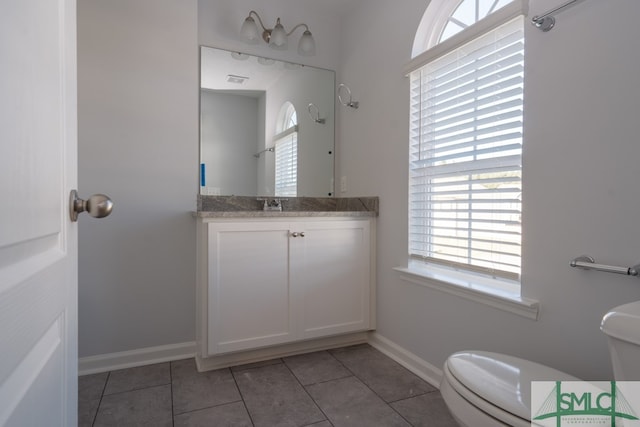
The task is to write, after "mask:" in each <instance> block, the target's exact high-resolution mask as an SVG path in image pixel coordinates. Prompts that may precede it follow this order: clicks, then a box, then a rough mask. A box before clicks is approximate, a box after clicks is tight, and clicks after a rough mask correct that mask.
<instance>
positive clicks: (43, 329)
mask: <svg viewBox="0 0 640 427" xmlns="http://www.w3.org/2000/svg"><path fill="white" fill-rule="evenodd" d="M75 28H76V18H75V1H74V0H57V1H53V0H21V1H19V2H3V4H2V13H1V14H0V58H2V67H0V200H2V209H0V343H2V344H1V345H0V425H3V426H4V425H7V426H13V425H15V426H42V425H47V426H71V425H75V424H76V423H77V338H76V336H77V302H76V301H77V249H76V248H77V230H76V226H75V225H74V224H72V223H71V222H70V219H69V214H68V210H67V209H68V197H69V196H68V195H69V192H70V190H71V189H72V188H74V187H75V186H76V179H77V178H76V167H77V166H76V163H77V155H76V151H77V136H76V127H77V125H76V122H77V111H76V108H77V107H76V40H75ZM34 408H35V410H34Z"/></svg>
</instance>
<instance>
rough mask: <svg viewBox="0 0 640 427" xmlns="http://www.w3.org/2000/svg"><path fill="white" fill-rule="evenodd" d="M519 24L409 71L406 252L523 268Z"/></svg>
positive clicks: (505, 273)
mask: <svg viewBox="0 0 640 427" xmlns="http://www.w3.org/2000/svg"><path fill="white" fill-rule="evenodd" d="M523 22H524V20H523V18H522V17H518V18H516V19H514V20H511V21H509V22H508V23H506V24H504V25H502V26H500V27H498V28H495V29H494V30H491V31H488V32H487V33H485V34H483V35H481V36H480V37H477V38H475V39H474V40H472V41H470V42H469V43H467V44H465V45H463V46H461V47H459V48H457V49H455V50H452V51H450V52H449V53H447V54H445V55H443V56H440V57H438V58H436V59H434V60H432V61H431V62H429V63H428V64H426V65H424V66H423V67H421V68H419V69H417V70H415V71H413V72H411V73H410V84H411V123H410V139H411V140H410V189H409V191H410V206H409V211H410V212H409V216H410V218H409V222H410V230H409V240H410V244H409V246H410V248H409V249H410V255H411V257H412V258H418V259H423V260H427V261H433V262H436V263H443V264H448V265H452V266H454V267H456V268H462V269H466V270H474V271H481V272H484V273H489V274H492V275H495V276H502V277H509V278H517V276H518V275H519V273H520V240H521V239H520V229H521V227H520V213H521V192H522V189H521V188H522V187H521V152H522V109H523V69H524V35H523Z"/></svg>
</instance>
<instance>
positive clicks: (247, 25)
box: [240, 16, 260, 43]
mask: <svg viewBox="0 0 640 427" xmlns="http://www.w3.org/2000/svg"><path fill="white" fill-rule="evenodd" d="M240 34H241V35H242V37H244V38H245V39H246V40H247V41H249V42H253V43H257V42H258V36H259V35H260V33H259V32H258V26H257V25H256V21H254V19H253V18H252V17H251V16H247V19H245V20H244V22H243V23H242V27H241V28H240Z"/></svg>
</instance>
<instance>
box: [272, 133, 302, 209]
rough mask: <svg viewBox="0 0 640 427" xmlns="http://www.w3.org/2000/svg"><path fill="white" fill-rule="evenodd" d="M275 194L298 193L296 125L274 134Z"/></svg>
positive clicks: (291, 194) (292, 194)
mask: <svg viewBox="0 0 640 427" xmlns="http://www.w3.org/2000/svg"><path fill="white" fill-rule="evenodd" d="M275 147H276V155H275V157H276V174H275V175H276V176H275V178H276V185H275V187H276V191H275V195H276V196H287V197H296V196H297V194H298V189H297V187H298V126H297V125H296V126H293V127H290V128H289V129H287V130H286V131H284V132H282V133H280V134H278V135H276V143H275Z"/></svg>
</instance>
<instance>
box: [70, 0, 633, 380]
mask: <svg viewBox="0 0 640 427" xmlns="http://www.w3.org/2000/svg"><path fill="white" fill-rule="evenodd" d="M194 1H195V0H192V1H188V2H186V1H181V2H170V1H168V0H165V1H163V2H162V3H159V2H157V1H151V0H146V1H142V0H137V1H136V2H128V1H127V2H125V1H119V2H101V1H99V0H80V1H79V22H80V24H79V74H80V82H79V84H80V88H79V92H80V99H79V102H80V108H79V110H80V141H79V145H80V190H81V192H82V194H85V195H86V194H90V193H93V192H105V193H110V194H111V196H112V197H113V198H114V199H115V201H116V203H117V205H116V211H115V212H114V214H113V216H112V217H110V218H108V219H105V220H101V221H96V220H92V219H91V218H82V219H81V224H80V281H79V286H80V354H81V356H84V355H91V354H100V353H109V352H114V351H120V350H125V349H135V348H143V347H147V346H151V345H161V344H170V343H180V342H184V341H188V340H191V339H193V307H194V304H193V299H194V296H193V293H194V286H195V285H194V283H195V278H194V274H195V254H194V248H195V235H194V234H193V233H194V227H193V220H192V219H191V218H190V216H189V213H188V211H189V210H191V209H193V207H194V204H195V193H196V190H197V169H196V168H194V165H197V163H198V159H197V126H198V125H197V105H198V99H197V96H198V94H197V44H198V43H200V44H206V45H211V46H216V47H221V48H227V49H238V50H243V51H247V52H249V53H253V54H260V53H262V54H263V55H265V54H266V53H267V52H268V53H269V54H272V53H273V54H274V55H270V56H274V57H276V58H278V59H284V60H294V59H299V57H298V56H297V55H296V54H295V51H294V49H290V51H288V52H277V51H270V50H268V49H266V48H265V47H264V46H247V45H245V44H243V43H242V42H240V41H239V40H238V38H237V31H238V30H237V27H238V26H239V25H240V23H241V22H242V19H244V17H245V16H246V14H247V13H248V11H249V10H251V9H256V10H258V11H259V12H264V8H263V2H259V1H258V0H253V1H251V0H200V2H199V4H198V17H197V20H198V36H197V38H196V35H195V34H193V32H194V31H195V28H196V26H195V24H194V22H193V21H195V20H196V16H195V14H196V11H195V5H194ZM130 3H135V4H136V5H138V6H137V7H136V6H134V5H133V4H130ZM359 4H361V6H358V7H356V8H355V9H353V10H352V11H351V12H347V13H345V14H344V16H343V15H339V16H338V15H331V14H327V13H324V12H323V11H322V10H319V9H318V8H319V6H318V5H319V3H318V2H314V1H307V0H305V1H293V0H274V1H273V2H270V3H269V10H268V12H266V13H265V14H266V15H267V16H266V19H267V20H268V21H269V22H271V21H274V20H275V17H276V16H278V15H279V16H281V17H282V19H283V21H285V22H296V23H297V22H306V23H307V24H309V26H310V27H311V29H312V31H313V33H314V36H315V37H316V40H317V42H318V55H317V56H316V57H314V58H311V59H309V64H310V65H316V66H320V67H324V68H330V69H337V71H338V76H337V80H338V82H339V83H340V82H345V83H347V84H348V85H349V86H350V88H351V91H352V93H353V96H354V99H355V100H357V101H359V102H360V108H359V109H358V110H353V109H347V108H342V107H339V108H338V109H337V117H336V121H337V133H338V139H337V156H336V161H337V170H336V177H340V176H347V177H348V184H349V185H348V187H349V188H348V191H347V192H346V193H343V194H341V195H344V196H360V195H378V196H380V206H381V211H380V217H379V219H378V248H377V251H378V253H377V262H378V271H377V273H378V331H379V332H380V333H381V334H382V335H383V336H385V337H387V338H389V339H391V340H392V341H394V342H396V343H397V344H399V345H401V346H403V347H404V348H406V349H408V350H409V351H412V352H413V353H415V354H417V355H418V356H420V357H421V358H423V359H424V360H426V361H427V362H429V363H431V364H433V365H436V366H441V364H442V363H443V362H444V360H445V358H446V357H447V355H448V354H450V353H452V352H454V351H456V350H462V349H486V350H493V351H502V352H507V353H512V354H515V355H519V356H523V357H528V358H531V359H534V360H537V361H539V362H542V363H546V364H548V365H551V366H554V367H556V368H558V369H561V370H564V371H567V372H569V373H572V374H574V375H577V376H579V377H583V378H589V379H605V378H609V377H610V375H611V369H610V367H609V366H610V365H609V358H608V354H607V348H606V341H605V338H604V336H603V335H602V334H601V333H600V331H599V329H598V327H599V323H600V319H601V317H602V315H603V314H604V313H605V312H606V311H607V310H608V309H609V308H611V307H613V306H615V305H618V304H621V303H625V302H629V301H634V300H638V299H640V286H639V284H638V281H637V279H633V278H629V277H623V276H615V275H610V274H605V273H598V272H585V271H578V270H573V269H571V268H570V267H569V266H568V263H569V261H570V260H571V259H572V258H573V257H575V256H577V255H580V254H582V253H588V254H590V255H592V256H594V257H596V259H597V260H598V261H601V262H606V263H614V264H619V265H632V264H634V263H635V262H637V261H638V258H639V256H638V250H637V248H638V244H637V242H638V241H640V228H638V226H637V212H638V211H639V210H640V202H639V200H640V186H638V185H637V182H638V179H639V178H640V177H639V175H638V168H637V166H636V163H637V159H638V158H640V144H638V143H637V130H636V126H635V122H636V121H637V117H635V115H637V111H639V110H640V108H639V107H640V105H639V104H640V86H638V85H637V84H635V82H636V78H635V76H637V75H638V72H639V71H640V59H639V57H638V56H637V55H631V54H629V52H635V51H636V50H637V49H636V47H635V40H637V39H638V38H639V36H640V29H639V28H638V26H637V25H636V23H635V21H634V19H635V17H636V16H638V15H640V2H637V0H616V1H615V2H597V1H586V2H580V3H579V4H577V5H575V6H574V7H572V8H570V9H568V10H566V11H564V12H562V14H561V15H559V16H558V22H557V26H556V28H554V29H553V31H551V32H549V33H541V32H539V31H538V30H536V29H535V28H533V27H532V26H531V25H528V24H527V25H526V26H525V28H526V36H527V42H526V43H527V47H526V55H527V57H526V67H527V74H526V87H525V91H526V102H525V108H526V124H525V134H526V137H525V138H526V139H525V153H524V154H525V160H524V186H525V194H524V213H523V219H524V238H523V251H524V253H523V263H524V266H523V293H524V295H526V296H529V297H532V298H536V299H538V300H539V301H540V303H541V307H542V308H541V312H540V318H539V320H538V321H531V320H528V319H524V318H521V317H518V316H516V315H514V314H510V313H507V312H503V311H500V310H497V309H495V308H492V307H488V306H486V305H482V304H479V303H476V302H472V301H468V300H465V299H460V298H458V297H454V296H451V295H449V294H445V293H441V292H439V291H436V290H432V289H428V288H425V287H421V286H419V285H415V284H411V283H407V282H404V281H402V280H400V278H399V277H398V274H397V273H396V272H395V271H394V270H393V267H396V266H402V265H406V261H407V237H406V236H407V231H406V230H407V179H408V155H407V152H408V148H407V146H408V143H407V141H408V104H409V103H408V93H409V89H408V81H407V79H406V78H405V77H404V75H403V72H402V69H403V67H404V65H405V64H406V63H407V62H408V61H409V59H410V52H411V47H412V44H413V37H414V34H415V31H416V29H417V27H418V24H419V21H420V18H421V16H422V14H423V12H424V10H425V9H426V6H427V2H426V1H425V0H405V1H403V2H402V4H401V6H399V3H397V2H395V3H394V2H389V1H386V0H368V1H366V2H360V3H359ZM558 4H559V2H558V1H555V0H554V1H552V0H532V1H531V5H530V10H531V12H530V14H529V15H530V16H533V15H535V14H536V13H540V12H543V11H545V10H547V9H549V8H552V7H554V6H556V5H558ZM389 22H391V23H402V25H395V26H394V29H393V31H390V32H387V33H386V36H385V37H383V38H381V37H380V35H379V29H380V28H386V27H387V26H388V25H389ZM114 23H116V24H114ZM603 29H605V30H603ZM276 53H277V55H275V54H276ZM109 165H111V166H110V167H108V166H109ZM381 168H383V170H384V171H385V173H384V174H380V172H379V171H380V169H381Z"/></svg>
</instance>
